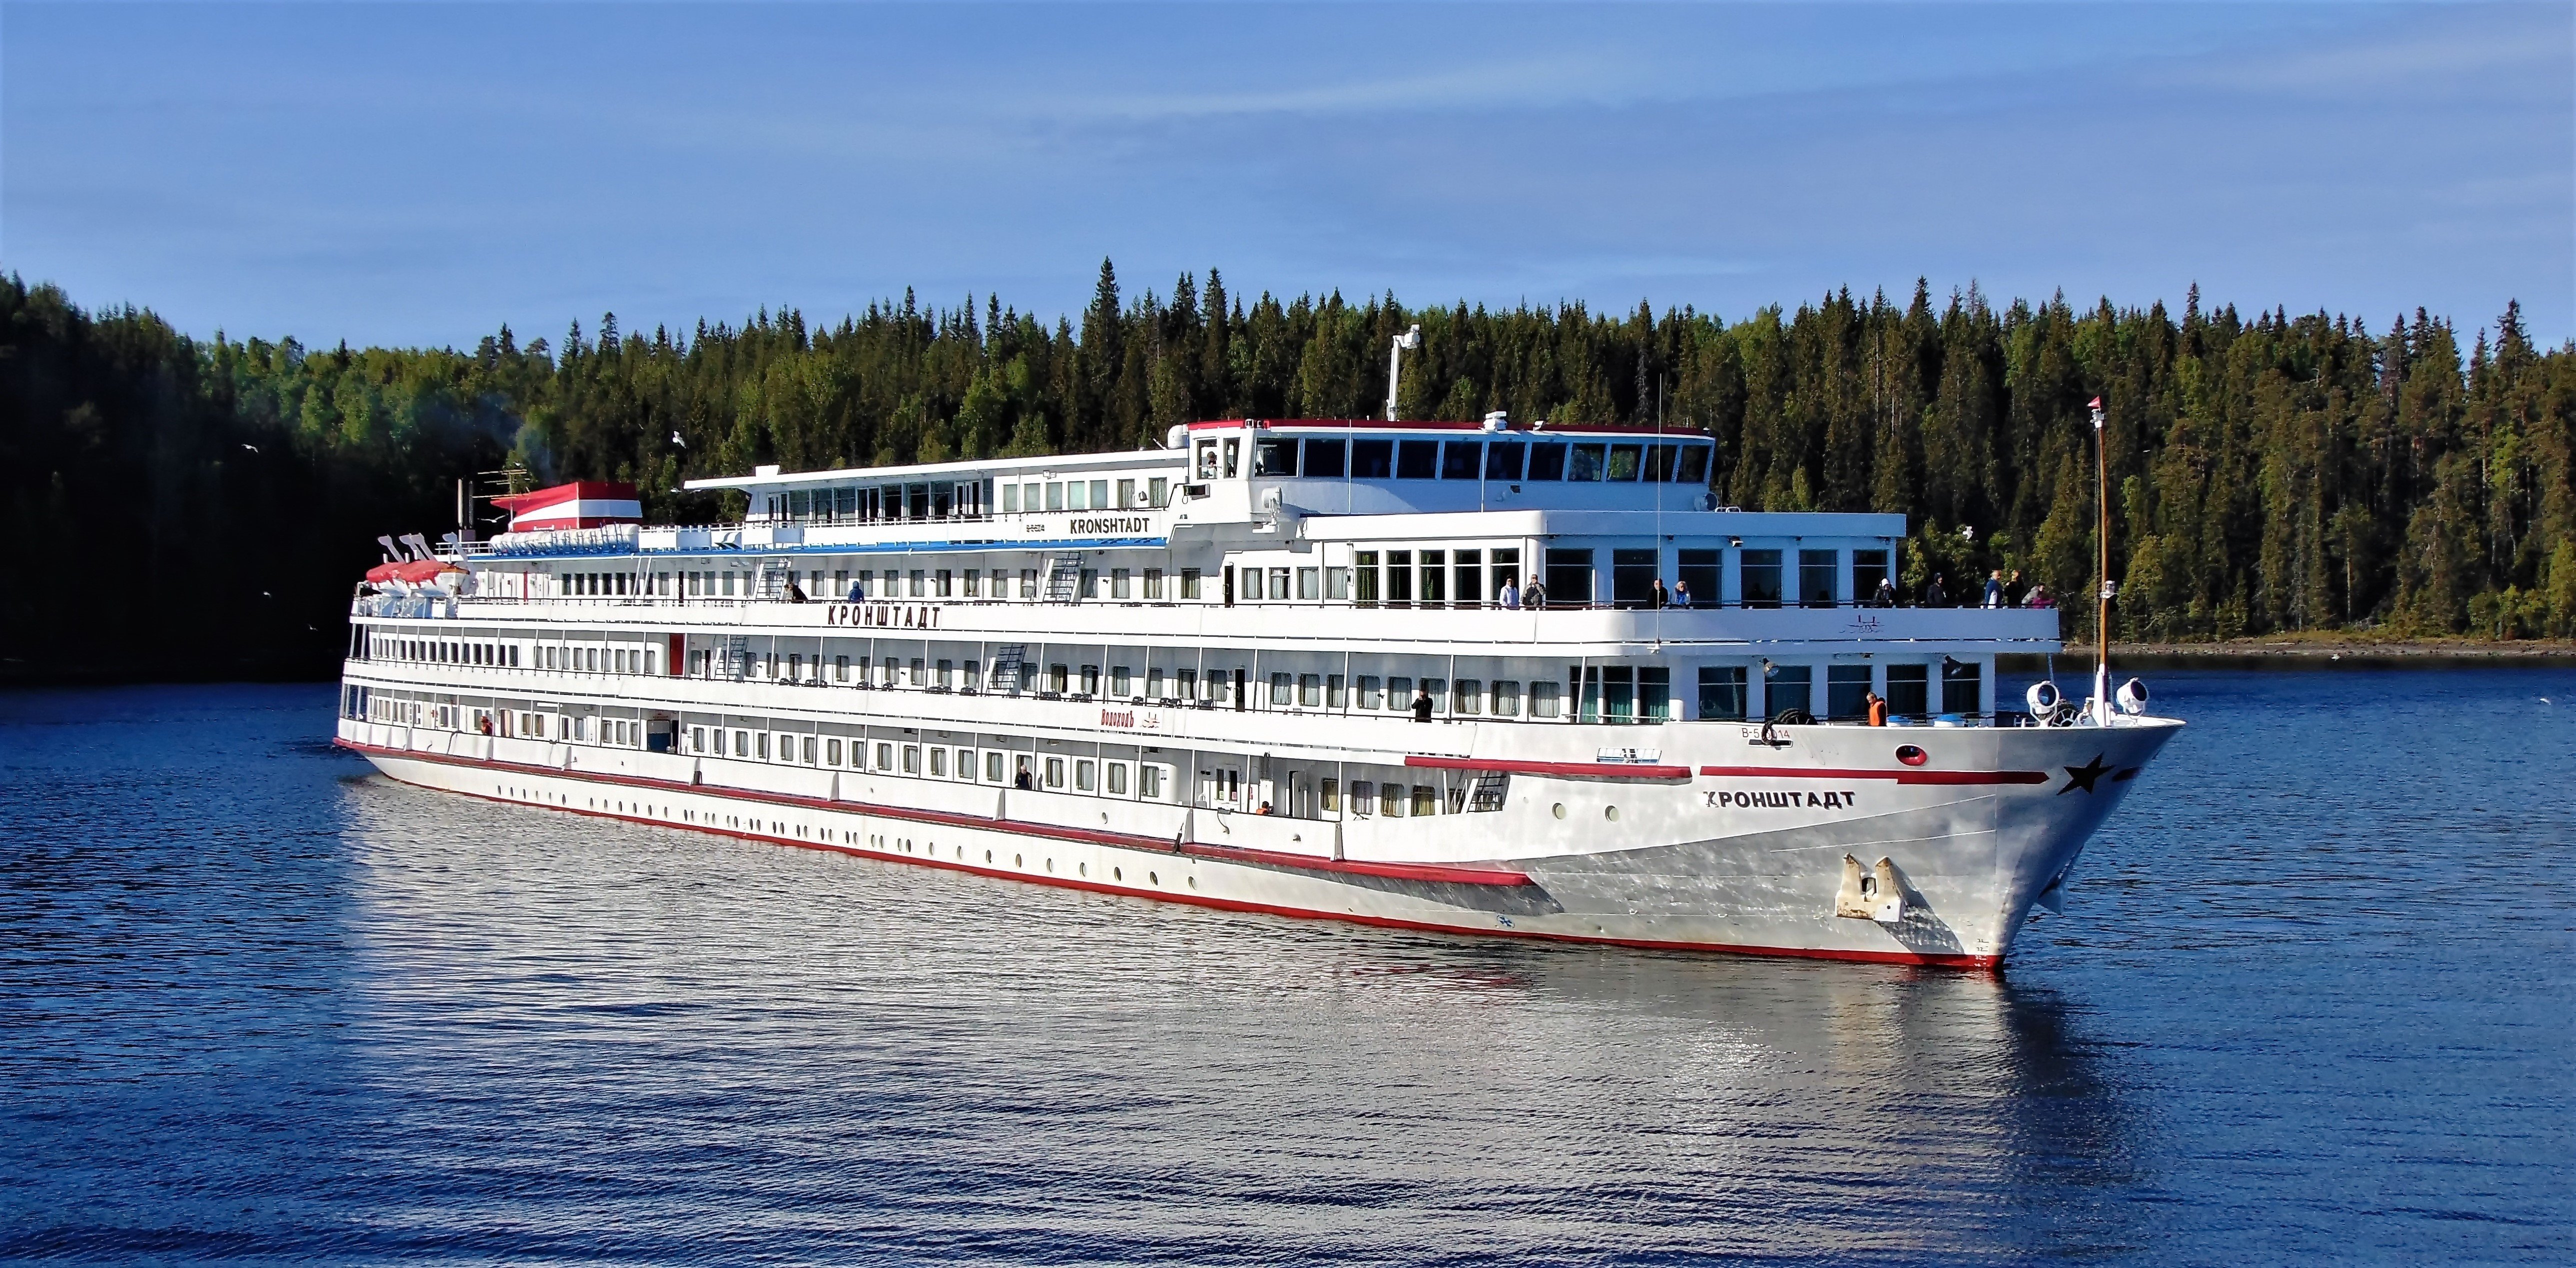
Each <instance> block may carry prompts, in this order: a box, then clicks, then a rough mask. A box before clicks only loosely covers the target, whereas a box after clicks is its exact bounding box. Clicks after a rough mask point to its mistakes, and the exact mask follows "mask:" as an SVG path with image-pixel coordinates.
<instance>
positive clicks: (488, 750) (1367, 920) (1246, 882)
mask: <svg viewBox="0 0 2576 1268" xmlns="http://www.w3.org/2000/svg"><path fill="white" fill-rule="evenodd" d="M2128 721H2132V722H2133V723H2134V724H2132V725H2122V726H2114V727H2107V728H2094V727H2068V728H2046V729H2042V728H1974V729H1958V730H1931V729H1911V730H1903V729H1887V730H1879V729H1873V728H1858V727H1827V726H1818V727H1793V728H1782V730H1781V738H1784V739H1785V740H1786V741H1787V742H1786V743H1784V744H1781V745H1778V746H1771V745H1752V744H1748V743H1747V742H1746V741H1747V739H1748V738H1750V736H1751V733H1750V732H1747V733H1745V736H1744V737H1743V738H1739V736H1738V733H1737V732H1736V731H1735V730H1734V729H1733V728H1710V729H1708V730H1707V731H1706V732H1704V733H1703V734H1705V735H1706V736H1708V737H1709V743H1708V751H1707V752H1704V753H1698V754H1677V755H1668V756H1678V757H1684V758H1691V759H1693V762H1694V764H1693V765H1691V766H1690V767H1688V768H1686V769H1683V770H1676V769H1675V768H1670V767H1655V768H1652V769H1653V772H1654V773H1650V774H1630V773H1628V772H1624V771H1621V770H1619V769H1618V768H1616V767H1611V766H1602V767H1599V768H1597V769H1591V770H1569V769H1567V768H1566V767H1565V765H1564V764H1561V763H1560V764H1540V763H1524V764H1522V765H1523V766H1524V769H1521V770H1519V771H1518V772H1517V773H1514V774H1512V775H1511V786H1510V794H1509V797H1508V799H1507V802H1506V804H1505V806H1504V808H1503V809H1502V810H1500V811H1496V812H1488V813H1477V814H1457V815H1443V816H1436V817H1433V818H1426V819H1421V820H1387V821H1382V822H1380V823H1378V824H1374V825H1368V827H1367V829H1365V830H1355V831H1353V832H1351V833H1348V834H1346V833H1345V831H1344V829H1345V827H1348V826H1351V825H1344V824H1336V823H1332V822H1328V821H1320V820H1275V819H1267V818H1264V819H1257V820H1256V819H1252V818H1250V817H1248V816H1243V815H1239V814H1222V813H1217V812H1213V811H1209V810H1205V809H1201V810H1195V811H1193V810H1190V809H1188V808H1186V807H1178V806H1171V807H1133V806H1128V807H1119V808H1117V814H1116V815H1114V816H1113V814H1111V813H1109V812H1108V811H1105V810H1102V809H1101V808H1100V803H1098V802H1096V801H1094V800H1092V799H1068V798H1061V797H1052V796H1048V795H1044V794H1026V793H1014V792H1010V791H1008V790H1003V791H999V792H996V791H994V790H988V789H977V788H972V787H969V788H966V789H962V790H960V789H954V788H950V787H948V786H945V785H939V784H935V783H931V782H928V781H921V780H908V779H907V780H893V779H875V778H869V779H858V778H855V777H851V778H850V779H849V781H848V782H846V783H845V782H843V777H838V776H832V777H827V782H825V783H822V784H820V785H814V786H805V785H794V784H781V783H778V782H776V781H774V780H772V781H769V786H766V787H760V786H743V785H744V784H745V783H754V784H757V783H760V782H762V781H761V780H759V779H755V778H751V777H752V776H761V775H765V774H766V772H762V771H758V770H752V771H738V770H729V769H727V770H718V771H715V772H712V773H710V772H709V771H708V770H706V769H705V767H706V764H705V763H700V762H695V761H691V760H688V759H677V758H665V757H660V756H658V755H643V754H636V755H631V756H625V757H620V758H618V759H616V760H615V762H614V763H613V765H612V766H610V767H608V768H602V769H587V768H584V767H583V765H582V764H581V761H580V758H581V756H582V755H581V754H580V753H578V752H567V751H566V750H564V749H563V748H562V747H561V746H553V747H551V748H550V747H549V746H545V745H542V744H538V745H527V744H521V743H518V742H514V741H501V742H499V743H498V744H496V743H495V742H494V741H492V740H489V739H485V738H483V737H477V736H465V735H453V734H442V733H422V735H421V737H420V739H419V741H418V742H417V743H415V742H414V740H413V738H412V735H411V733H410V732H409V731H408V729H406V728H396V727H383V726H371V725H369V724H365V723H344V724H343V727H342V733H341V739H340V742H341V743H342V744H343V745H345V746H347V747H350V748H352V749H354V750H356V751H358V752H361V753H363V754H364V755H365V756H366V757H367V758H368V759H369V760H370V761H372V762H373V763H375V765H376V766H377V768H378V769H380V770H382V771H383V772H384V773H385V774H386V775H388V776H390V777H392V778H394V779H396V780H400V781H402V782H404V783H409V784H415V785H419V786H421V787H426V788H435V789H442V790H446V791H451V792H460V793H465V794H468V795H472V796H476V797H482V798H486V799H492V800H500V801H509V802H516V803H519V804H525V805H531V806H540V807H545V808H550V809H555V810H566V811H572V812H575V813H580V814H588V815H599V816H607V817H613V818H621V819H627V820H631V821H636V822H645V823H652V824H655V825H657V826H663V827H677V828H687V829H695V830H700V831H707V832H714V833H720V834H724V835H730V836H737V837H744V838H750V839H756V840H762V841H771V842H776V843H779V844H784V845H795V846H804V847H808V848H816V849H828V850H836V851H841V852H845V853H850V854H857V855H863V856H868V857H875V858H884V859H889V860H893V861H898V862H909V863H920V864H927V865H931V866H938V867H945V868H953V869H958V870H963V871H971V872H977V873H982V874H987V875H993V876H1003V877H1009V878H1012V879H1015V880H1024V881H1032V882H1036V883H1040V884H1050V885H1062V886H1070V887H1076V888H1083V889H1092V890H1101V891H1107V892H1115V893H1124V894H1133V895H1136V896H1138V897H1146V898H1157V899H1163V900H1167V901H1177V902H1187V903H1195V904H1199V905H1202V906H1210V907H1219V908H1226V909H1233V910H1243V911H1259V912H1269V913H1276V914H1280V915H1290V916H1305V917H1324V918H1331V919H1339V920H1348V921H1354V922H1359V923H1363V924H1372V925H1381V926H1395V927H1406V928H1419V929H1432V930H1442V931H1449V932H1456V933H1473V934H1488V935H1494V934H1499V935H1509V936H1520V937H1534V938H1549V939H1563V940H1574V941H1586V942H1607V943H1617V944H1622V945H1634V946H1654V947H1673V948H1690V949H1702V950H1712V951H1733V952H1746V953H1758V954H1775V955H1799V956H1818V957H1828V958H1838V959H1854V960H1879V961H1890V962H1903V963H1920V964H1935V965H1945V966H1955V967H1966V968H1992V967H1995V966H1997V965H1998V964H2000V963H2001V961H2002V958H2003V956H2004V954H2005V952H2006V950H2007V949H2008V948H2009V947H2010V945H2011V941H2012V937H2013V934H2014V933H2015V931H2016V930H2017V929H2018V928H2019V926H2020V924H2021V922H2022V920H2023V918H2024V916H2025V915H2026V914H2027V913H2028V911H2029V909H2030V907H2031V905H2032V903H2033V902H2035V901H2037V900H2038V899H2039V898H2040V897H2041V895H2042V893H2043V892H2044V891H2046V890H2047V889H2048V888H2049V887H2050V886H2051V885H2052V884H2054V883H2056V882H2058V881H2059V880H2060V878H2062V877H2063V876H2064V875H2065V874H2066V873H2067V872H2068V870H2069V868H2070V867H2071V865H2072V864H2073V862H2074V860H2075V858H2076V856H2077V854H2078V853H2080V852H2081V851H2082V849H2083V847H2084V844H2085V842H2086V841H2087V840H2088V839H2089V837H2090V836H2091V835H2092V833H2093V831H2094V830H2095V829H2096V827H2098V826H2099V825H2100V823H2101V822H2102V820H2103V818H2104V817H2105V816H2107V815H2108V814H2109V813H2110V811H2111V810H2112V808H2113V807H2114V806H2115V805H2117V803H2118V802H2119V800H2120V798H2121V797H2122V795H2123V794H2124V793H2125V792H2126V791H2127V790H2128V788H2129V786H2130V782H2131V781H2132V780H2133V779H2134V777H2135V776H2136V775H2137V773H2138V772H2139V771H2140V770H2141V769H2142V768H2143V767H2144V765H2145V764H2146V763H2147V761H2148V760H2149V759H2150V758H2151V757H2152V756H2153V755H2154V753H2155V751H2156V750H2157V749H2158V748H2161V747H2162V746H2163V744H2164V743H2165V741H2166V740H2167V739H2169V738H2170V737H2171V736H2172V735H2173V733H2174V732H2175V731H2176V730H2178V729H2179V724H2178V723H2172V722H2165V721H2158V720H2150V719H2136V720H2128ZM1909 741H1910V742H1913V743H1916V744H1918V745H1919V746H1920V747H1922V748H1924V749H1926V750H1929V760H1928V761H1927V762H1926V764H1925V765H1924V767H1922V768H1921V769H1919V770H1918V769H1910V768H1904V767H1897V766H1891V765H1890V761H1889V757H1888V754H1889V752H1890V751H1891V749H1892V747H1893V745H1894V744H1895V743H1898V742H1909ZM1540 766H1546V767H1549V769H1535V768H1536V767H1540ZM1014 799H1016V802H1015V800H1014ZM1095 819H1096V822H1095ZM1403 830H1418V834H1419V839H1420V848H1419V849H1412V850H1408V849H1404V848H1401V847H1395V846H1390V844H1389V842H1390V841H1391V840H1401V839H1403V836H1402V831H1403ZM1881 860H1885V861H1886V862H1885V869H1886V870H1885V871H1884V872H1882V871H1881V870H1880V869H1881V863H1880V861H1881ZM1881 875H1888V876H1892V877H1893V878H1894V881H1895V884H1894V887H1893V888H1894V890H1895V891H1896V892H1895V893H1894V894H1890V893H1889V892H1887V890H1886V889H1885V888H1878V889H1876V890H1875V892H1872V893H1870V894H1868V896H1867V897H1866V899H1865V900H1863V902H1862V903H1861V904H1859V906H1860V907H1863V908H1866V910H1865V911H1864V910H1856V908H1855V903H1854V901H1853V899H1854V895H1855V891H1854V889H1853V881H1854V878H1855V877H1856V876H1857V877H1866V878H1869V880H1870V881H1871V882H1873V883H1876V882H1877V878H1878V877H1880V876H1881ZM1891 898H1897V899H1901V905H1897V906H1890V905H1889V900H1890V899H1891ZM1838 910H1839V911H1840V912H1842V913H1843V914H1837V913H1838ZM1873 916H1875V917H1878V918H1872V917H1873Z"/></svg>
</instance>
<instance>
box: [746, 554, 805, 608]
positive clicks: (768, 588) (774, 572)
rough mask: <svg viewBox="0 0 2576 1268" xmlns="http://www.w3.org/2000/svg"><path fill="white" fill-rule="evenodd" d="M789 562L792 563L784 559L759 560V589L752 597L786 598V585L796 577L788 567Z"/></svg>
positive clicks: (792, 569)
mask: <svg viewBox="0 0 2576 1268" xmlns="http://www.w3.org/2000/svg"><path fill="white" fill-rule="evenodd" d="M791 562H792V561H790V560H785V559H764V560H761V561H760V573H759V576H760V587H759V590H758V592H757V593H756V594H755V595H754V596H753V597H755V598H761V599H783V598H786V597H787V583H788V581H790V580H791V579H793V578H794V577H795V576H796V570H795V569H794V568H792V567H790V566H789V564H790V563H791Z"/></svg>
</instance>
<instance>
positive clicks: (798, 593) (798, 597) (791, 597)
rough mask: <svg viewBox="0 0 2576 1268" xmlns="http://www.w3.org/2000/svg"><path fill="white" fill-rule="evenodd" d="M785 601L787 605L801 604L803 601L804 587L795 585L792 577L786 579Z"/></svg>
mask: <svg viewBox="0 0 2576 1268" xmlns="http://www.w3.org/2000/svg"><path fill="white" fill-rule="evenodd" d="M787 601H788V602H789V603H803V602H804V601H805V587H803V586H800V585H798V584H796V579H795V578H794V577H790V578H788V579H787Z"/></svg>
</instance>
